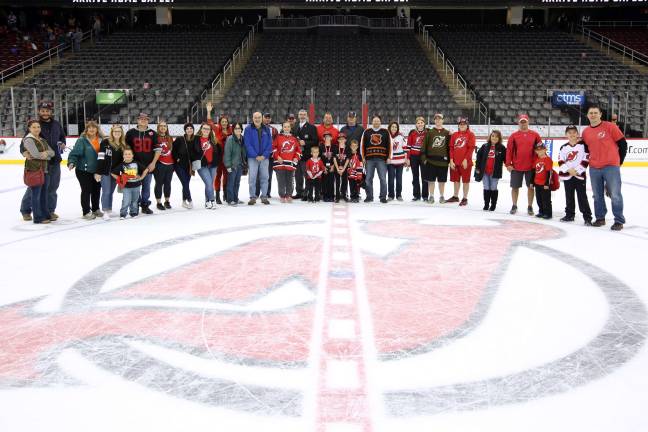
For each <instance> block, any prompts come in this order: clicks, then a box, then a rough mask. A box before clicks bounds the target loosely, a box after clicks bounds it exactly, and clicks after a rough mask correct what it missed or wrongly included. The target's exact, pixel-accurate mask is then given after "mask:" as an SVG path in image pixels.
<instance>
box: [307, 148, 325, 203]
mask: <svg viewBox="0 0 648 432" xmlns="http://www.w3.org/2000/svg"><path fill="white" fill-rule="evenodd" d="M325 169H326V167H325V166H324V162H322V160H321V159H320V158H319V147H311V158H310V159H308V162H306V190H307V191H306V196H307V197H308V201H309V202H317V201H319V200H320V196H321V194H322V175H323V174H324V170H325Z"/></svg>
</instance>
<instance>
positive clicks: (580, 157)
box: [558, 141, 589, 180]
mask: <svg viewBox="0 0 648 432" xmlns="http://www.w3.org/2000/svg"><path fill="white" fill-rule="evenodd" d="M588 166H589V152H588V150H587V146H586V145H585V144H584V143H583V142H582V141H580V142H578V143H576V144H575V145H571V144H570V143H567V144H564V145H562V146H561V147H560V154H559V155H558V173H559V175H560V179H561V180H569V179H571V178H572V177H576V178H577V179H579V180H585V171H587V167H588ZM570 169H574V170H576V173H577V174H578V175H576V176H572V175H571V174H569V170H570Z"/></svg>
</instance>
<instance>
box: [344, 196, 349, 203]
mask: <svg viewBox="0 0 648 432" xmlns="http://www.w3.org/2000/svg"><path fill="white" fill-rule="evenodd" d="M342 199H343V200H344V202H345V203H348V202H350V201H351V200H350V199H349V197H342Z"/></svg>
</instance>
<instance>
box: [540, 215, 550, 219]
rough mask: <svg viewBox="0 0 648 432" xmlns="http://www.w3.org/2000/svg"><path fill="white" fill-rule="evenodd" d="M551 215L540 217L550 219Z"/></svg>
mask: <svg viewBox="0 0 648 432" xmlns="http://www.w3.org/2000/svg"><path fill="white" fill-rule="evenodd" d="M551 217H552V216H551V215H542V219H551Z"/></svg>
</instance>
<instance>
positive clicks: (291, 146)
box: [272, 121, 301, 203]
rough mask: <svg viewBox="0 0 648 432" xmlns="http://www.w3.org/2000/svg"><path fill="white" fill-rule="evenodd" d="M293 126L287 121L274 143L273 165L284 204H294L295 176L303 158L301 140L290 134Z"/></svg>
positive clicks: (280, 196)
mask: <svg viewBox="0 0 648 432" xmlns="http://www.w3.org/2000/svg"><path fill="white" fill-rule="evenodd" d="M291 127H292V126H291V124H290V122H288V121H285V122H284V123H283V125H282V129H281V133H280V134H277V136H276V137H275V139H274V142H273V143H272V160H273V162H272V164H273V167H274V170H275V172H276V174H277V184H278V185H279V198H281V202H282V203H288V202H292V192H293V176H294V175H295V170H296V169H297V164H298V163H299V159H300V158H301V147H300V145H299V140H298V139H297V138H296V137H295V136H293V135H292V134H291V133H290V130H291Z"/></svg>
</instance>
